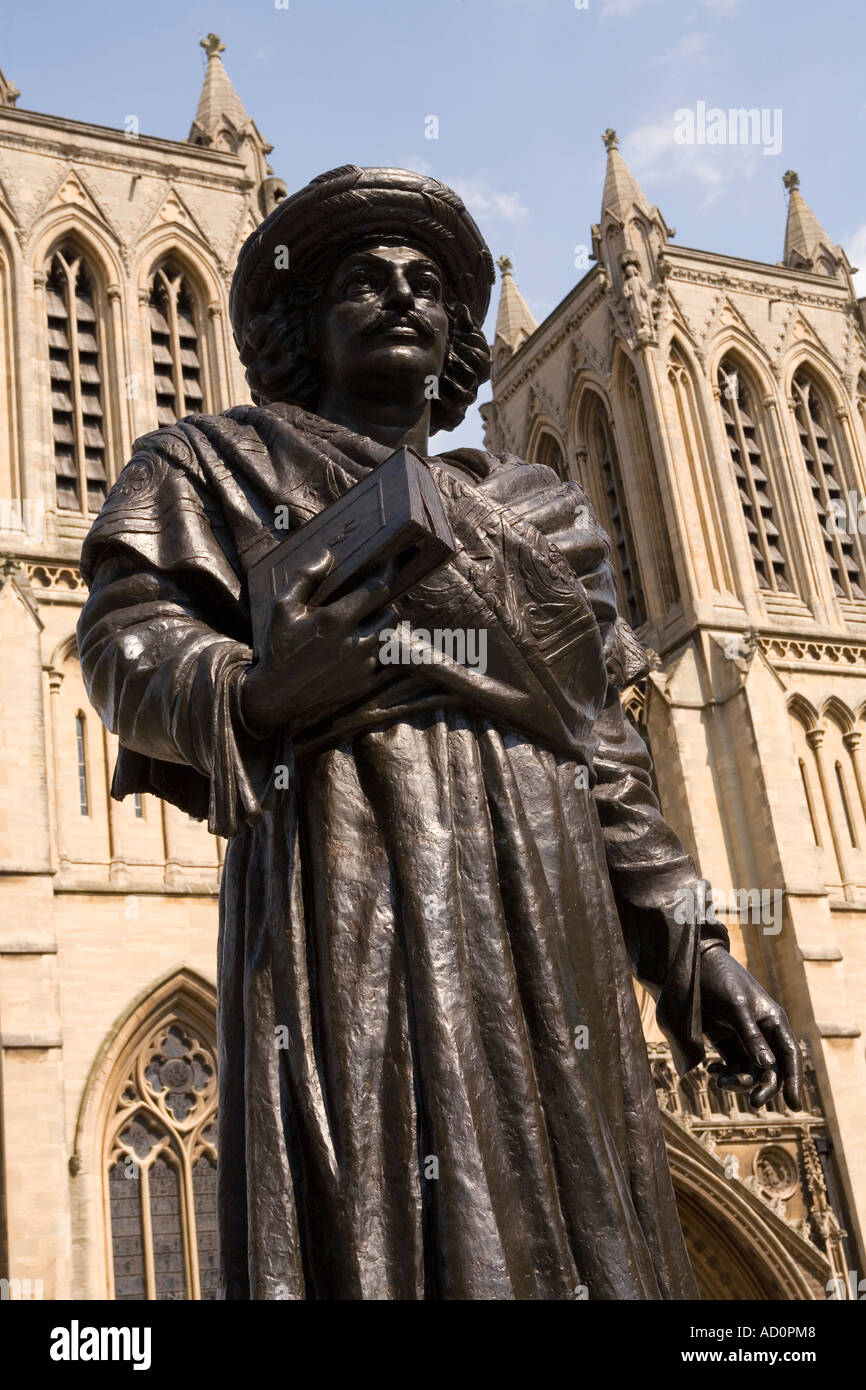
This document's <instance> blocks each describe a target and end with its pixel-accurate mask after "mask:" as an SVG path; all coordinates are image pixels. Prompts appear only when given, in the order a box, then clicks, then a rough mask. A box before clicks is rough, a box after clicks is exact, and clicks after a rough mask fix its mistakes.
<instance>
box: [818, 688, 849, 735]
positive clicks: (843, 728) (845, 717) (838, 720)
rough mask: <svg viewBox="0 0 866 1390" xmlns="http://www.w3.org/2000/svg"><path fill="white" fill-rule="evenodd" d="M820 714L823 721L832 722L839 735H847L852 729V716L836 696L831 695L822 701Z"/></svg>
mask: <svg viewBox="0 0 866 1390" xmlns="http://www.w3.org/2000/svg"><path fill="white" fill-rule="evenodd" d="M821 713H822V715H823V716H824V718H825V719H829V720H832V722H833V723H834V724H835V725H836V727H837V728H838V729H839V731H840V733H843V734H849V733H850V732H851V730H852V729H853V728H854V715H853V714H852V712H851V710H850V709H849V708H848V706H847V705H846V704H845V701H844V700H840V699H839V696H838V695H831V696H830V697H829V698H828V699H826V700H825V701H824V704H823V705H822V707H821Z"/></svg>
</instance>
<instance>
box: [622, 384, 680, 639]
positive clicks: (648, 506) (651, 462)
mask: <svg viewBox="0 0 866 1390" xmlns="http://www.w3.org/2000/svg"><path fill="white" fill-rule="evenodd" d="M619 383H620V390H619V395H620V400H621V403H622V407H623V412H624V414H625V417H626V426H627V430H628V435H627V444H628V449H629V457H630V459H632V460H633V465H632V467H633V472H632V475H631V476H632V479H633V494H632V495H633V496H634V497H635V498H637V499H639V502H640V516H641V524H642V527H643V534H644V535H645V537H646V540H647V550H646V553H647V554H648V555H650V556H651V557H652V566H653V579H654V582H655V589H656V594H657V600H656V601H657V602H658V603H660V605H661V608H662V610H663V612H664V613H667V612H668V610H669V609H670V608H672V607H673V605H674V604H675V603H676V602H677V600H678V599H679V584H678V582H677V573H676V566H675V565H674V556H673V551H672V549H671V539H670V527H669V525H668V523H667V521H666V519H665V509H664V503H663V502H662V495H661V490H660V488H659V480H658V475H657V473H656V465H655V459H654V457H653V450H652V444H651V441H650V432H649V426H648V424H647V418H646V410H645V409H644V403H643V393H642V391H641V385H640V382H639V381H638V377H637V372H636V371H635V369H634V367H633V366H632V364H631V362H629V361H627V360H623V361H622V363H621V367H620V372H619Z"/></svg>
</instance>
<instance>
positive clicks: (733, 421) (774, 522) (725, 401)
mask: <svg viewBox="0 0 866 1390" xmlns="http://www.w3.org/2000/svg"><path fill="white" fill-rule="evenodd" d="M715 381H716V385H717V390H718V398H719V410H720V411H721V416H722V423H723V425H724V430H725V435H726V437H727V441H728V453H729V456H730V461H731V468H732V470H733V474H734V480H735V482H736V487H737V493H738V495H739V500H740V508H741V510H742V514H743V523H744V526H745V529H746V533H747V536H748V542H749V550H750V553H751V557H752V564H753V567H754V571H755V578H756V580H757V584H758V588H759V589H763V590H767V591H770V592H777V593H778V592H782V593H792V592H793V588H794V586H793V571H792V567H791V562H790V558H789V556H790V553H791V548H790V545H789V541H788V537H787V535H786V534H785V530H784V521H783V517H782V514H781V508H780V506H779V491H778V482H777V479H776V478H775V477H774V476H773V468H772V454H773V448H772V434H771V430H770V424H769V421H768V418H767V410H766V407H765V405H764V399H765V397H766V394H767V393H766V391H765V390H762V386H761V382H760V377H759V374H758V369H757V367H756V365H755V363H754V361H753V359H751V358H746V357H744V356H743V355H742V354H741V353H740V352H739V351H737V350H736V349H728V350H726V351H725V352H724V353H723V354H722V355H721V356H720V357H719V358H718V361H717V363H716V366H715Z"/></svg>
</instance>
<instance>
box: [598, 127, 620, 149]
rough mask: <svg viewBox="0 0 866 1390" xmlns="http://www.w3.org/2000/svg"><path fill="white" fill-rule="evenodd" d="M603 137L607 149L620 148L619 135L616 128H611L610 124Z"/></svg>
mask: <svg viewBox="0 0 866 1390" xmlns="http://www.w3.org/2000/svg"><path fill="white" fill-rule="evenodd" d="M601 138H602V140H603V141H604V148H605V149H606V150H616V149H619V136H618V135H617V133H616V131H615V130H611V128H610V126H608V128H607V130H606V131H605V132H604V135H602V137H601Z"/></svg>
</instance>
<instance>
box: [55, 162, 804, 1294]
mask: <svg viewBox="0 0 866 1390" xmlns="http://www.w3.org/2000/svg"><path fill="white" fill-rule="evenodd" d="M287 262H288V264H287ZM492 281H493V266H492V261H491V258H490V253H489V251H488V249H487V247H486V245H485V244H484V242H483V240H482V238H481V235H480V233H479V231H478V228H477V227H476V225H475V223H474V221H473V220H472V218H471V217H470V216H469V214H468V213H467V211H466V209H465V208H464V206H463V204H462V203H461V201H460V199H459V198H458V197H456V195H455V194H454V193H453V192H451V191H450V190H449V189H447V188H445V187H444V186H443V185H442V184H440V183H438V182H436V181H435V180H433V179H431V178H426V177H422V176H420V175H418V174H413V173H409V172H407V171H404V170H397V169H359V168H355V167H353V166H346V167H344V168H341V169H335V170H333V171H331V172H330V173H327V174H323V175H321V177H319V178H318V179H314V180H313V182H312V183H311V184H310V185H308V187H306V188H304V189H302V190H301V191H300V192H299V193H297V194H295V195H294V196H293V197H291V198H289V199H287V200H286V201H284V202H282V203H280V204H279V206H278V207H277V208H276V209H275V210H274V212H273V213H271V214H270V216H269V217H268V218H266V220H265V221H264V222H263V223H262V224H261V226H260V227H259V228H258V230H257V231H256V232H255V233H254V234H253V235H252V236H251V237H250V238H249V240H248V241H247V243H246V244H245V246H244V247H243V249H242V251H241V254H240V258H239V261H238V267H237V271H236V274H235V277H234V281H233V285H232V292H231V314H232V323H233V327H234V333H235V338H236V341H237V344H238V348H239V351H240V354H241V359H242V361H243V362H244V364H245V366H246V368H247V378H248V381H249V383H250V388H251V391H252V394H253V398H254V400H255V404H254V405H243V406H238V407H236V408H234V409H232V410H228V411H225V412H223V413H222V414H221V415H217V416H206V415H192V416H188V417H186V418H185V419H183V420H180V421H178V423H177V424H175V425H173V426H171V427H170V428H163V429H158V430H155V431H154V432H153V433H152V434H149V435H146V436H145V437H144V438H143V439H140V440H138V441H137V443H136V446H135V453H134V456H133V458H132V459H131V460H130V462H129V463H128V464H127V466H126V467H125V468H124V470H123V472H122V473H121V475H120V477H119V479H118V481H117V483H116V484H115V486H114V488H113V489H112V491H111V494H110V496H109V498H108V501H107V502H106V504H105V507H104V509H103V511H102V513H101V514H100V516H99V517H98V519H97V521H96V522H95V524H94V526H93V529H92V530H91V532H90V535H89V536H88V538H87V541H86V544H85V546H84V551H83V555H82V571H83V573H84V574H85V576H86V578H87V581H88V583H89V585H90V589H91V592H90V597H89V599H88V602H87V604H86V605H85V608H84V611H83V613H82V616H81V621H80V623H79V646H80V655H81V663H82V668H83V671H84V674H85V680H86V682H87V687H88V691H89V693H90V697H91V699H92V701H93V703H94V705H95V706H96V708H97V710H98V711H99V713H100V715H101V716H102V718H103V720H104V721H105V723H106V724H107V725H108V727H109V728H110V729H112V730H114V731H115V732H116V733H117V734H118V736H119V741H120V753H119V757H118V762H117V767H116V770H115V777H114V785H113V794H114V796H116V797H118V798H122V797H124V796H126V795H128V794H129V793H131V792H135V791H146V792H153V793H154V794H156V795H158V796H162V797H165V798H166V799H168V800H169V801H171V802H173V803H175V804H176V805H178V806H180V807H182V808H184V809H185V810H186V811H188V812H189V813H190V814H191V815H193V816H197V817H202V818H204V817H206V818H207V821H208V824H209V827H210V829H211V830H212V831H213V832H214V833H215V834H220V835H224V836H227V837H228V841H229V843H228V849H227V854H226V861H225V869H224V873H223V881H222V890H221V898H220V939H219V1001H220V1002H219V1031H220V1059H219V1061H220V1115H219V1133H220V1142H219V1153H220V1157H219V1221H220V1238H221V1260H222V1279H223V1286H224V1287H223V1292H224V1295H225V1297H227V1298H233V1299H248V1298H255V1299H272V1298H292V1299H300V1298H314V1299H372V1298H381V1299H422V1298H431V1299H437V1298H442V1299H574V1298H580V1297H586V1296H588V1297H589V1298H591V1299H658V1298H667V1299H687V1298H692V1297H696V1296H697V1294H696V1287H695V1284H694V1280H693V1276H692V1272H691V1269H690V1266H689V1261H688V1257H687V1254H686V1250H685V1245H684V1242H683V1237H682V1234H681V1231H680V1226H679V1222H678V1219H677V1212H676V1207H675V1203H674V1195H673V1190H672V1187H671V1180H670V1175H669V1171H668V1166H667V1161H666V1155H665V1148H664V1143H663V1140H662V1131H661V1125H660V1121H659V1113H658V1107H657V1103H656V1098H655V1094H654V1091H653V1085H652V1081H651V1077H650V1070H649V1064H648V1059H647V1052H646V1047H645V1044H644V1038H643V1034H642V1031H641V1024H640V1017H639V1010H638V1003H637V998H636V995H635V991H634V988H633V983H632V975H633V973H634V974H635V975H636V976H637V977H638V978H639V979H640V980H642V981H644V982H645V983H646V985H647V987H648V988H649V989H650V990H651V991H652V993H653V994H654V996H655V998H656V1003H657V1012H658V1018H659V1022H660V1025H661V1026H662V1028H663V1029H664V1030H665V1032H666V1034H667V1036H668V1037H669V1038H670V1040H671V1043H672V1046H673V1048H674V1053H675V1057H676V1058H677V1061H678V1065H679V1066H680V1067H681V1069H685V1068H688V1067H691V1066H694V1065H695V1064H696V1063H698V1062H699V1061H701V1060H702V1058H703V1056H704V1048H703V1042H702V1034H704V1035H706V1036H708V1037H709V1038H710V1039H711V1040H712V1041H713V1043H714V1044H715V1045H716V1047H717V1048H718V1049H719V1052H720V1054H721V1056H722V1058H723V1062H722V1063H720V1064H718V1070H719V1080H720V1084H724V1085H727V1086H731V1087H739V1088H740V1089H743V1090H748V1091H749V1092H750V1097H751V1101H752V1103H753V1104H754V1105H760V1104H763V1103H764V1101H765V1100H767V1099H768V1098H769V1097H770V1096H772V1095H774V1094H775V1093H776V1091H777V1090H778V1089H779V1086H780V1085H783V1086H784V1088H785V1094H786V1096H787V1097H788V1099H789V1101H790V1103H791V1104H793V1105H797V1104H798V1103H799V1086H800V1072H799V1067H800V1062H799V1053H798V1049H797V1046H796V1043H795V1040H794V1038H793V1036H792V1034H791V1031H790V1028H789V1026H788V1023H787V1020H786V1018H785V1016H784V1014H783V1012H782V1010H781V1009H780V1008H779V1006H778V1005H777V1004H775V1003H774V1002H773V1000H772V999H770V998H769V997H768V995H767V994H766V993H765V992H764V990H763V989H762V988H761V987H760V985H759V984H758V983H757V982H756V981H755V980H754V979H753V978H752V977H751V976H750V975H749V974H748V973H747V972H746V971H745V970H744V969H743V968H742V967H741V966H740V965H739V964H737V962H736V961H735V960H734V959H733V958H732V957H731V955H730V954H729V951H728V949H727V945H728V943H727V936H726V933H725V931H724V928H723V927H722V926H720V925H719V924H718V923H716V922H715V921H714V920H713V919H712V914H711V913H710V914H709V916H708V917H705V918H704V919H703V920H702V917H701V914H700V913H697V912H695V911H691V910H688V911H683V910H682V904H683V903H685V902H691V903H694V904H700V903H701V902H702V901H706V888H707V885H706V884H705V883H704V882H703V880H701V879H700V878H699V877H698V875H697V871H696V868H695V865H694V863H693V861H692V860H691V859H690V858H689V857H688V856H687V855H686V853H685V852H684V850H683V848H682V846H681V845H680V843H679V841H678V840H677V838H676V836H675V835H674V834H673V832H672V831H671V830H670V828H669V827H668V826H667V825H666V824H665V822H664V820H663V819H662V817H661V815H660V812H659V809H658V805H657V802H656V800H655V798H654V796H653V793H652V790H651V780H650V767H651V765H650V760H649V755H648V753H647V750H646V747H645V745H644V744H643V742H642V740H641V739H640V737H639V736H638V734H637V732H636V731H635V729H634V728H633V727H632V725H631V724H630V723H629V722H628V721H627V720H626V719H625V717H624V715H623V712H622V707H621V703H620V696H619V688H620V687H621V686H622V685H623V684H625V683H628V682H630V681H633V680H634V679H636V678H637V677H638V676H639V675H640V674H641V673H642V672H643V671H645V670H646V659H645V654H644V652H643V649H642V648H641V647H640V645H639V643H638V642H637V639H636V638H635V637H634V635H633V634H632V633H631V631H630V629H629V628H628V627H627V625H626V624H625V623H624V622H623V621H622V619H621V618H619V617H618V616H617V612H616V602H615V590H614V583H613V577H612V571H611V567H610V563H609V554H610V544H609V542H608V540H607V538H606V536H605V535H604V533H603V532H602V531H601V530H600V528H599V526H598V524H597V523H596V521H595V519H594V517H593V514H592V511H591V508H590V507H589V505H588V502H587V499H586V496H585V494H584V493H583V492H582V490H581V488H580V487H579V486H578V485H577V484H576V483H571V482H563V481H562V480H561V479H560V478H559V477H558V476H557V475H556V474H555V473H554V472H553V471H552V470H551V469H549V468H546V467H543V466H541V465H540V464H532V463H527V462H524V461H523V460H521V459H519V458H515V457H514V456H512V455H509V454H503V455H499V456H494V455H492V454H489V453H487V452H485V451H483V450H476V449H461V450H457V451H454V452H451V453H446V454H442V455H440V456H438V457H435V458H429V457H428V453H427V451H428V431H429V430H430V429H431V428H432V429H433V430H437V429H441V428H450V427H453V426H454V425H455V424H457V423H458V422H459V420H460V419H461V418H462V416H463V414H464V412H465V411H466V409H467V407H468V406H469V404H470V403H471V402H472V400H473V399H474V397H475V394H476V391H477V389H478V386H479V384H480V383H481V382H483V381H484V380H486V378H487V376H488V374H489V352H488V347H487V344H486V342H485V340H484V338H483V336H482V324H483V320H484V315H485V312H486V309H487V305H488V301H489V295H490V288H491V284H492ZM403 446H408V447H409V448H411V449H413V450H414V451H416V453H417V454H418V455H420V456H421V458H422V460H423V463H424V465H425V467H426V468H427V469H428V470H429V473H430V475H431V476H432V478H433V480H434V481H435V485H436V488H437V489H438V492H439V495H440V497H441V499H442V502H443V504H444V508H445V512H446V514H447V518H448V522H449V524H450V528H451V530H452V532H453V536H454V539H455V547H454V549H455V553H454V557H453V559H451V560H450V561H448V562H447V563H445V564H442V565H440V567H439V568H438V569H436V570H434V571H433V572H431V573H429V574H428V575H427V577H426V578H424V579H423V580H422V581H421V582H419V583H417V584H415V585H413V587H412V588H411V589H410V590H409V591H408V592H407V593H406V594H404V595H403V596H402V597H399V598H396V599H393V600H392V601H391V602H389V603H388V604H387V608H386V611H383V603H385V602H386V600H388V599H389V597H391V596H392V595H393V592H394V587H393V582H392V579H393V576H392V573H391V569H390V567H389V568H386V569H381V570H380V571H379V572H377V573H373V574H367V575H366V576H365V577H364V578H363V579H362V581H361V582H360V583H359V584H357V585H356V586H355V587H353V588H351V589H350V590H349V592H347V593H345V594H343V596H342V597H338V598H335V599H330V600H329V601H328V602H325V603H321V602H317V588H318V586H319V585H320V584H321V583H322V582H323V581H324V580H325V578H326V576H327V575H328V573H329V572H330V569H331V565H332V563H333V560H332V557H331V556H330V554H329V553H328V551H327V549H326V548H323V551H322V553H321V554H319V555H318V556H317V557H316V558H315V559H314V560H312V561H311V562H308V563H307V564H306V565H304V566H303V567H302V569H301V570H299V571H298V572H297V573H296V574H295V575H294V577H293V578H292V579H291V581H290V583H289V584H288V588H287V591H286V592H285V593H280V594H277V595H276V597H275V598H274V599H273V602H272V604H271V607H270V610H269V614H268V618H267V622H266V623H265V627H264V635H263V636H262V638H261V642H260V646H259V649H258V650H257V652H256V655H255V658H254V657H253V652H252V628H251V618H250V606H249V595H248V588H247V583H246V575H247V573H248V572H249V571H250V569H251V568H252V566H253V565H255V564H256V563H257V561H259V560H261V559H262V557H263V556H265V555H267V554H268V553H269V552H270V551H271V550H272V549H273V548H274V547H275V546H276V545H277V544H279V543H280V541H282V540H284V539H285V537H286V534H287V532H286V529H285V528H284V527H281V526H280V523H279V518H280V515H281V516H282V519H283V520H287V523H288V528H289V530H292V529H294V528H297V527H300V526H301V525H303V524H304V523H305V522H306V521H308V520H309V519H310V518H312V517H314V516H316V515H317V514H318V513H319V512H320V511H321V510H322V509H323V508H325V507H327V506H329V505H330V504H331V503H333V502H334V501H335V500H336V499H339V498H341V497H342V496H343V495H344V494H345V493H346V492H347V490H348V489H349V488H351V487H352V486H353V485H354V484H355V483H358V482H360V481H361V480H363V479H365V478H366V477H368V475H369V472H370V470H371V469H374V468H376V467H377V465H379V464H380V463H382V462H383V461H384V460H385V459H387V458H389V457H390V455H391V454H392V453H393V452H394V451H396V450H397V449H399V448H401V447H403ZM397 624H400V625H402V631H403V632H404V633H405V632H409V634H410V638H411V634H413V633H414V634H416V638H412V639H411V640H416V648H413V650H416V649H417V643H418V642H420V643H421V645H422V647H423V646H424V644H425V643H427V645H428V646H429V634H430V632H431V631H432V630H442V631H447V630H450V631H451V632H452V633H453V632H454V631H455V630H460V631H462V632H476V633H477V632H483V633H484V635H485V652H486V659H485V661H484V662H483V663H481V662H476V663H475V664H471V663H470V662H469V661H468V660H467V661H465V662H463V661H461V660H459V659H453V658H452V657H449V656H448V655H447V654H445V655H443V656H441V659H438V660H436V661H431V662H426V663H425V662H420V663H419V662H417V661H414V660H413V661H410V662H405V663H400V662H393V661H392V662H391V663H390V664H387V663H385V662H383V661H381V660H380V659H379V657H380V651H381V642H382V634H383V633H384V632H386V631H388V630H392V629H394V628H395V625H397ZM423 634H427V637H425V636H424V635H423ZM440 655H441V654H440ZM482 668H483V669H482Z"/></svg>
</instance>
